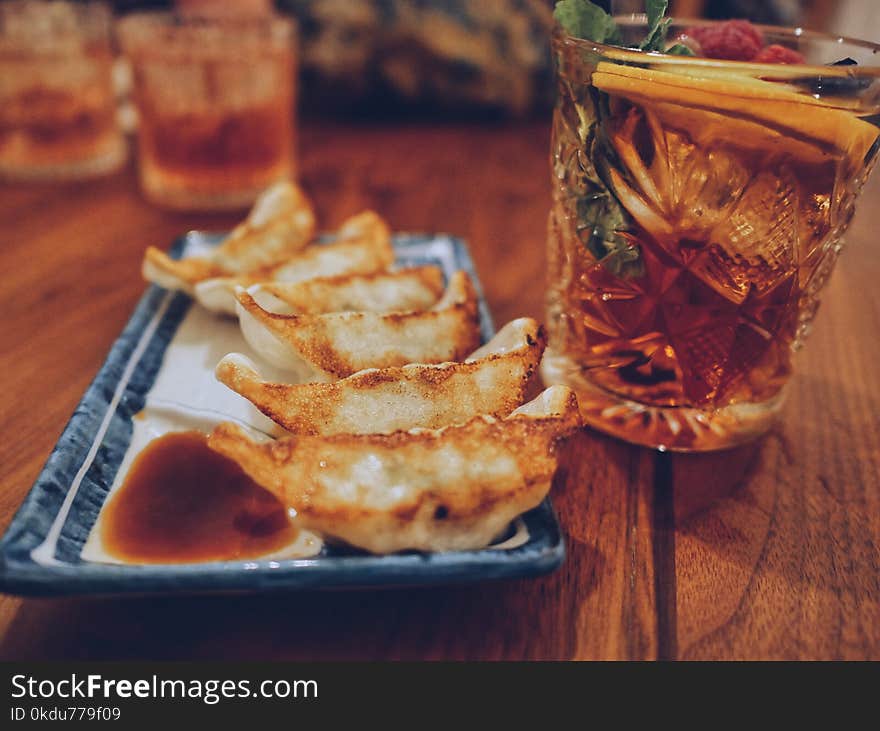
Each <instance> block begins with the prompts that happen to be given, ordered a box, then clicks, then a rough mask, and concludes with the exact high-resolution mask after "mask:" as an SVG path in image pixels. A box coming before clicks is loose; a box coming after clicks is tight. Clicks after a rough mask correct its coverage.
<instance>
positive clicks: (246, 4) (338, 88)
mask: <svg viewBox="0 0 880 731" xmlns="http://www.w3.org/2000/svg"><path fill="white" fill-rule="evenodd" d="M611 2H612V0H600V4H602V5H604V6H605V7H606V9H610V7H609V6H610V5H611ZM176 4H177V5H178V6H183V7H184V8H187V7H188V8H192V9H194V10H195V11H204V10H208V11H209V12H215V13H216V12H220V13H223V14H232V13H242V14H249V13H250V14H253V13H260V12H265V11H267V10H270V9H271V8H272V6H273V5H274V7H275V8H276V9H277V10H278V11H280V12H283V13H287V14H290V15H293V16H295V17H296V18H297V19H298V21H299V25H300V37H301V54H300V60H301V67H302V91H301V97H300V98H301V103H300V107H301V112H302V113H303V114H304V115H306V116H311V115H313V114H321V113H326V112H339V111H348V112H351V113H357V114H359V115H367V116H375V117H383V116H387V115H390V114H394V115H395V116H399V115H400V114H411V115H431V114H439V115H450V114H455V115H461V114H467V115H478V116H486V115H489V116H526V115H529V114H531V113H534V112H536V111H544V110H546V109H547V108H548V107H549V105H550V103H551V101H552V93H553V91H552V84H551V83H550V75H551V70H550V60H549V54H548V49H547V37H548V33H549V29H550V26H551V24H552V7H553V5H554V2H552V0H277V2H275V3H272V1H271V0H222V2H221V0H179V2H177V3H176ZM171 5H172V3H171V2H170V1H165V2H162V1H161V0H117V2H115V3H114V6H115V8H116V10H117V11H118V12H120V13H124V12H128V11H131V10H135V9H143V8H148V7H152V8H160V7H170V6H171ZM877 5H878V3H877V1H876V0H840V1H838V0H671V2H670V8H671V12H672V14H673V15H677V16H679V17H709V18H731V17H736V18H748V19H750V20H752V21H754V22H760V23H769V24H779V25H803V26H804V27H808V28H816V29H826V30H827V29H829V27H831V26H834V25H835V24H837V25H840V20H841V16H844V17H846V16H849V17H853V14H855V16H858V15H859V13H860V12H862V14H864V13H865V12H867V13H871V11H872V9H873V8H874V7H875V6H877ZM631 7H637V8H641V7H643V4H642V3H641V2H628V1H627V0H618V2H617V3H616V8H615V10H624V11H626V10H629V9H630V8H631ZM852 8H855V10H852ZM860 8H862V9H861V10H860ZM857 35H858V33H857Z"/></svg>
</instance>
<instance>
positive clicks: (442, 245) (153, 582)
mask: <svg viewBox="0 0 880 731" xmlns="http://www.w3.org/2000/svg"><path fill="white" fill-rule="evenodd" d="M218 240H219V237H218V236H216V235H207V234H200V233H190V234H188V235H187V236H185V237H183V238H181V239H179V240H178V241H177V242H175V244H174V247H173V249H172V255H173V256H182V255H184V254H191V253H194V252H198V251H199V250H204V249H205V248H206V247H209V246H212V245H215V244H216V243H217V241H218ZM394 247H395V250H396V253H397V260H398V264H400V265H417V264H436V265H438V266H440V267H442V269H443V271H444V273H445V275H446V277H447V278H448V276H449V275H450V273H452V272H453V271H455V270H456V269H464V270H465V271H467V272H468V273H469V274H470V275H471V277H472V278H473V280H474V283H475V285H476V287H477V290H478V292H479V291H480V286H479V282H478V280H477V277H476V272H475V271H474V266H473V262H472V261H471V259H470V255H469V254H468V251H467V248H466V247H465V245H464V243H463V242H461V241H459V240H457V239H454V238H451V237H449V236H443V235H438V236H421V235H410V234H402V235H397V236H395V239H394ZM191 306H193V305H192V301H191V300H190V299H189V297H187V296H185V295H182V294H175V293H171V292H167V291H165V290H163V289H161V288H159V287H156V286H151V287H150V288H149V289H148V290H147V292H146V294H145V295H144V296H143V298H142V299H141V301H140V303H139V304H138V307H137V309H136V310H135V312H134V315H133V316H132V318H131V320H129V322H128V325H126V327H125V330H124V331H123V332H122V335H120V337H119V339H118V340H117V341H116V342H115V343H114V345H113V347H112V349H111V350H110V354H109V355H108V357H107V360H106V362H105V363H104V365H103V367H102V368H101V370H100V372H99V373H98V375H97V376H96V378H95V380H94V382H93V383H92V385H91V386H90V387H89V389H88V391H86V394H85V396H84V397H83V399H82V401H81V402H80V404H79V406H77V408H76V411H75V412H74V414H73V417H72V418H71V419H70V422H69V423H68V425H67V427H66V429H65V430H64V433H63V434H62V435H61V438H60V439H59V440H58V444H57V445H56V446H55V449H54V450H53V452H52V454H51V455H50V456H49V460H48V462H47V463H46V465H45V467H44V468H43V471H42V473H41V474H40V476H39V477H38V478H37V481H36V483H35V484H34V487H33V488H32V489H31V491H30V493H29V494H28V496H27V498H26V499H25V501H24V503H23V504H22V506H21V508H20V509H19V511H18V513H17V514H16V516H15V517H14V518H13V520H12V523H11V525H10V526H9V529H8V530H7V532H6V534H5V536H4V537H3V540H2V542H0V591H3V592H7V593H14V594H26V595H59V594H123V593H137V594H150V593H163V594H170V593H207V592H263V591H271V590H295V589H329V588H345V587H352V588H353V587H368V586H385V587H391V586H408V585H431V584H447V583H463V582H473V581H482V580H486V579H501V578H511V577H522V576H533V575H538V574H543V573H547V572H549V571H552V570H553V569H554V568H556V567H557V566H559V564H560V563H561V562H562V560H563V557H564V555H565V547H564V544H563V540H562V537H561V534H560V531H559V525H558V524H557V522H556V517H555V516H554V514H553V509H552V507H551V505H550V502H549V500H545V501H544V503H543V504H541V505H540V506H539V507H537V508H535V509H534V510H532V511H530V512H529V513H527V514H526V515H525V516H523V522H524V523H525V527H526V528H527V529H528V540H527V542H526V543H524V544H522V545H520V546H518V547H516V548H510V549H485V550H481V551H460V552H453V553H437V554H421V553H406V554H395V555H389V556H371V555H367V554H364V553H359V552H356V551H353V550H345V549H341V548H338V547H332V546H331V547H326V546H325V547H324V548H323V549H322V552H321V553H320V554H319V555H317V556H315V557H314V558H307V559H286V560H266V559H250V560H242V561H226V562H215V563H202V564H185V565H171V566H133V565H110V564H104V563H92V562H89V561H86V560H84V559H83V558H82V550H83V546H84V544H85V542H86V539H87V538H88V536H89V532H90V530H91V528H92V526H93V525H94V523H95V520H96V519H97V516H98V514H99V512H100V510H101V506H102V505H103V503H104V500H105V498H106V497H107V494H108V491H109V490H110V488H111V486H112V485H113V484H114V480H115V478H116V477H117V472H118V471H119V469H120V465H122V463H123V458H124V457H125V455H126V451H127V449H128V447H129V444H130V443H131V440H132V434H133V421H132V418H133V416H134V415H135V414H137V413H138V412H140V411H141V410H142V409H143V408H144V406H145V404H146V402H147V398H148V394H150V391H151V389H152V388H153V385H154V383H155V382H156V377H157V374H158V373H159V370H160V368H161V367H162V363H163V359H164V356H165V353H166V350H167V349H168V348H169V345H170V344H171V343H172V340H173V338H174V337H175V333H177V331H178V327H179V326H180V325H181V323H183V322H184V319H185V317H186V315H187V312H188V311H189V310H190V307H191ZM480 319H481V329H482V337H483V342H485V341H486V340H488V339H489V338H490V337H491V336H492V334H493V325H492V321H491V317H490V315H489V310H488V307H487V306H486V302H485V299H484V298H483V296H482V293H480ZM166 380H167V379H166ZM120 477H121V473H120Z"/></svg>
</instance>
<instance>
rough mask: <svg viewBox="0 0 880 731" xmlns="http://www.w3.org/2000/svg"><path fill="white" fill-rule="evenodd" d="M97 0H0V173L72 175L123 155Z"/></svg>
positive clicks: (99, 169)
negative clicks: (65, 0)
mask: <svg viewBox="0 0 880 731" xmlns="http://www.w3.org/2000/svg"><path fill="white" fill-rule="evenodd" d="M110 22H111V14H110V9H109V7H108V6H106V5H104V4H103V3H97V2H89V3H72V2H61V1H60V0H53V1H52V2H37V1H36V0H24V1H22V0H7V2H3V3H0V175H2V176H3V177H6V178H11V179H58V178H79V177H88V176H92V175H97V174H101V173H107V172H111V171H113V170H115V169H117V168H119V167H120V166H121V164H122V163H123V162H124V160H125V150H126V148H125V141H124V139H123V137H122V134H121V132H120V130H119V127H118V125H117V121H116V100H115V97H114V93H113V83H112V67H113V52H112V48H111V44H110Z"/></svg>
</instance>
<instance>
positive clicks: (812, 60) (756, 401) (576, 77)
mask: <svg viewBox="0 0 880 731" xmlns="http://www.w3.org/2000/svg"><path fill="white" fill-rule="evenodd" d="M689 25H693V24H689ZM619 26H620V28H621V31H622V36H623V39H624V41H625V42H627V41H629V40H630V39H631V40H632V42H634V43H638V40H639V39H641V38H644V36H645V25H644V22H643V21H642V20H639V19H638V18H632V19H629V20H621V21H620V22H619ZM757 32H758V33H760V34H762V35H763V41H764V42H765V43H766V44H768V45H772V46H773V50H772V51H771V52H769V53H768V55H767V56H766V58H767V59H768V61H766V62H762V61H752V62H746V61H732V60H717V59H714V58H705V57H694V56H679V55H668V54H660V53H645V52H641V51H637V50H631V49H629V48H623V47H618V46H612V45H602V44H598V43H594V42H592V41H587V40H581V39H575V38H572V37H570V36H569V35H566V34H565V33H564V32H563V31H562V30H561V29H557V30H556V31H555V34H554V38H553V41H552V47H553V55H554V60H555V63H556V68H557V82H558V101H557V104H556V109H555V113H554V121H553V139H552V151H551V166H552V180H553V207H552V211H551V214H550V221H549V231H548V241H549V243H548V259H549V264H548V271H549V280H548V284H549V286H548V299H547V307H548V320H549V328H550V345H549V348H548V353H547V355H545V359H544V362H543V364H542V373H543V377H544V380H545V381H546V382H547V383H566V384H568V385H570V386H572V387H573V388H575V389H576V391H577V392H578V397H579V401H580V405H581V410H582V412H583V415H584V417H585V420H586V421H587V422H588V423H589V424H591V425H593V426H594V427H596V428H598V429H600V430H602V431H605V432H607V433H610V434H613V435H615V436H618V437H620V438H622V439H625V440H627V441H630V442H634V443H637V444H643V445H648V446H651V447H656V448H660V449H671V450H679V451H703V450H713V449H721V448H725V447H730V446H733V445H735V444H738V443H741V442H744V441H746V440H748V439H751V438H753V437H755V436H757V435H759V434H761V433H763V432H765V431H766V430H767V429H768V428H770V426H771V425H772V424H773V422H774V420H775V417H776V416H777V415H778V412H779V411H780V408H781V406H782V403H783V399H784V397H785V386H786V382H787V381H788V380H789V377H790V375H791V372H792V356H793V354H794V351H795V350H797V349H798V348H799V347H800V346H801V344H802V343H803V341H804V338H805V336H806V335H807V333H808V331H809V328H810V323H811V321H812V320H813V317H814V315H815V314H816V309H817V307H818V304H819V294H820V291H821V290H822V288H823V286H824V285H825V283H826V282H827V280H828V277H829V275H830V273H831V270H832V268H833V266H834V263H835V260H836V258H837V255H838V253H839V252H840V249H841V245H842V239H841V236H842V235H843V233H844V231H845V230H846V228H847V226H848V224H849V222H850V219H851V218H852V215H853V209H854V204H855V200H856V197H857V196H858V194H859V191H860V190H861V188H862V185H863V183H864V181H865V179H866V177H867V175H868V173H869V171H870V169H871V168H872V166H873V164H874V163H875V161H876V158H877V151H878V126H877V125H878V121H880V116H878V114H880V67H878V65H877V64H878V61H877V59H878V58H880V56H876V55H875V54H877V52H878V51H880V47H878V46H875V45H873V44H870V43H864V42H860V41H855V40H847V39H841V38H836V37H831V36H826V35H823V34H819V33H811V32H806V31H801V30H785V29H778V28H770V27H760V26H759V27H758V28H757ZM679 33H683V34H684V36H685V40H686V36H687V29H686V28H684V27H683V26H679V27H676V25H675V24H673V27H672V33H671V34H670V36H674V35H676V34H679ZM691 34H692V35H694V31H693V29H691ZM784 49H788V50H784ZM759 58H760V57H759ZM772 60H784V61H785V63H771V62H770V61H772Z"/></svg>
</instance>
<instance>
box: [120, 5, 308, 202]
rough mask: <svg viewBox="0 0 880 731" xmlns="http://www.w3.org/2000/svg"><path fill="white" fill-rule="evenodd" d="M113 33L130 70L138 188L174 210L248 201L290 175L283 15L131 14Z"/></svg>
mask: <svg viewBox="0 0 880 731" xmlns="http://www.w3.org/2000/svg"><path fill="white" fill-rule="evenodd" d="M119 37H120V41H121V43H122V46H123V49H124V51H125V54H126V56H127V57H128V59H129V60H130V63H131V66H132V71H133V74H134V91H135V101H136V105H137V110H138V119H139V127H138V153H139V167H140V178H141V186H142V188H143V190H144V193H145V195H146V196H147V197H148V198H149V199H150V200H152V201H154V202H156V203H158V204H160V205H163V206H166V207H170V208H178V209H203V210H210V209H229V208H242V207H246V206H248V205H250V204H251V203H252V202H253V201H254V199H255V198H256V197H257V195H258V194H259V193H260V192H261V191H262V190H264V189H265V188H267V187H268V186H269V185H271V184H272V183H274V182H276V181H278V180H281V179H284V178H289V177H291V176H292V175H293V173H294V170H293V151H294V119H293V115H294V103H295V88H296V84H295V56H294V53H293V43H294V29H293V24H292V22H291V21H290V20H287V19H283V18H277V17H275V18H267V19H229V20H224V19H200V18H193V17H185V18H184V17H177V16H175V15H172V14H165V13H142V14H136V15H132V16H129V17H127V18H125V19H124V20H122V21H121V22H120V24H119Z"/></svg>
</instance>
